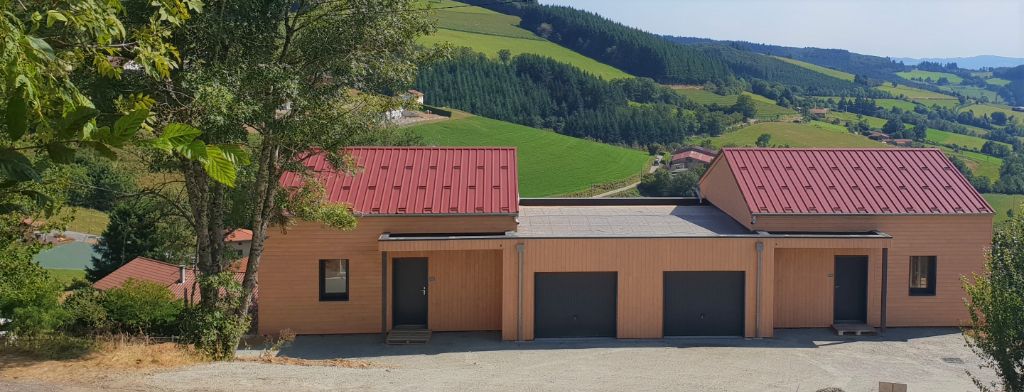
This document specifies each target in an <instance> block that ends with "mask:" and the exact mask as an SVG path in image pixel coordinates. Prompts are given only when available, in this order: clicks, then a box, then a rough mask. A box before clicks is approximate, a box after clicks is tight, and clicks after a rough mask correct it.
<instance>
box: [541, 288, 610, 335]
mask: <svg viewBox="0 0 1024 392" xmlns="http://www.w3.org/2000/svg"><path fill="white" fill-rule="evenodd" d="M617 281H618V277H617V276H616V273H615V272H538V273H537V274H536V275H535V276H534V288H535V290H534V297H533V298H534V313H533V320H534V335H536V337H538V338H579V337H598V336H607V337H615V301H616V295H617V289H616V288H617V285H618V284H617Z"/></svg>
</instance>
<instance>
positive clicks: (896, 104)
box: [875, 99, 917, 111]
mask: <svg viewBox="0 0 1024 392" xmlns="http://www.w3.org/2000/svg"><path fill="white" fill-rule="evenodd" d="M875 104H876V105H878V106H881V107H883V108H886V109H889V110H892V108H900V110H910V111H913V110H914V108H915V107H917V104H915V103H913V102H908V101H904V100H902V99H876V100H875Z"/></svg>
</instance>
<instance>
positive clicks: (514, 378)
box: [0, 329, 992, 392]
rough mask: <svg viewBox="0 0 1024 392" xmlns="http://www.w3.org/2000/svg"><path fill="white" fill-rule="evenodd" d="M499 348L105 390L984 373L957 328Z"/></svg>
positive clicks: (441, 344)
mask: <svg viewBox="0 0 1024 392" xmlns="http://www.w3.org/2000/svg"><path fill="white" fill-rule="evenodd" d="M495 339H496V337H495V336H494V335H489V334H435V336H434V338H433V340H432V341H431V343H430V344H429V345H426V346H407V347H388V346H384V345H382V344H380V343H378V342H377V341H378V340H379V337H375V336H357V337H353V336H322V337H321V336H308V337H300V338H299V339H298V340H297V341H296V342H295V343H294V344H293V346H291V347H289V348H286V349H285V350H282V352H281V354H282V355H288V356H291V357H297V358H306V359H323V358H330V357H337V356H344V357H346V358H350V359H362V360H368V361H372V362H375V363H377V364H380V365H381V367H378V368H371V369H348V368H337V367H321V366H293V365H269V364H260V363H247V362H234V363H214V364H205V365H199V366H193V367H188V368H182V369H177V370H171V371H165V372H161V373H156V374H150V375H148V376H143V377H138V379H134V380H132V379H129V380H123V382H114V383H112V384H111V385H104V386H103V389H102V390H103V391H112V390H119V389H127V390H156V391H239V392H257V391H338V390H341V391H349V390H351V391H382V390H387V391H450V390H489V391H490V390H497V391H547V390H601V391H604V390H607V391H618V390H632V391H656V390H701V391H766V390H767V391H775V390H779V391H815V390H817V389H820V388H824V387H829V386H836V387H841V388H843V389H845V390H846V391H847V392H852V391H877V388H878V382H879V381H889V382H901V383H907V384H909V386H910V390H911V391H969V390H975V388H974V386H973V384H972V383H971V381H970V379H969V377H968V376H967V375H966V373H965V370H972V371H974V370H977V369H978V364H979V360H978V359H977V357H975V356H974V355H973V354H971V353H970V351H969V350H968V349H967V348H966V347H965V346H964V343H963V338H962V337H961V336H960V335H959V333H958V332H957V331H955V330H952V329H894V330H890V333H889V334H888V335H887V336H886V337H885V338H884V339H883V338H877V337H868V338H859V339H854V338H839V337H836V336H833V335H832V334H830V333H829V332H828V331H824V330H784V331H778V337H777V338H775V339H766V340H743V339H678V340H676V339H670V340H656V341H616V340H586V341H551V342H531V343H507V342H506V343H503V342H497V341H495ZM944 359H945V360H944ZM958 362H962V363H958ZM982 375H983V376H984V377H985V378H991V377H992V375H991V373H988V372H983V373H982ZM8 386H10V385H8ZM6 389H7V388H4V384H3V383H2V382H0V390H6ZM14 390H17V388H14ZM27 390H37V389H31V388H28V389H27ZM38 390H42V389H38Z"/></svg>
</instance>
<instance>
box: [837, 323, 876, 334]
mask: <svg viewBox="0 0 1024 392" xmlns="http://www.w3.org/2000/svg"><path fill="white" fill-rule="evenodd" d="M832 329H834V330H835V331H836V333H837V334H839V336H843V335H856V336H861V335H874V334H876V333H878V330H877V329H875V327H872V326H870V325H867V324H845V323H843V324H832Z"/></svg>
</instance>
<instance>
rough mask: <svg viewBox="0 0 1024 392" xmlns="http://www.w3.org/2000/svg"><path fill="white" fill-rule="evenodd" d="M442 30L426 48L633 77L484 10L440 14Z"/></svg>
mask: <svg viewBox="0 0 1024 392" xmlns="http://www.w3.org/2000/svg"><path fill="white" fill-rule="evenodd" d="M432 4H434V7H441V6H451V5H460V4H462V3H456V2H454V1H447V0H446V1H442V2H437V3H433V2H432ZM436 16H437V20H438V27H439V28H438V29H437V32H435V33H434V34H432V35H428V36H424V37H421V38H420V39H419V41H420V43H422V44H424V45H434V44H438V43H442V42H450V43H451V44H452V45H455V46H466V47H469V48H471V49H473V50H475V51H478V52H481V53H485V54H487V55H489V56H492V57H496V56H497V55H498V51H499V50H501V49H508V50H509V51H510V52H512V54H513V55H516V54H520V53H533V54H537V55H541V56H547V57H551V58H553V59H555V60H557V61H560V62H563V63H567V64H572V65H574V66H576V67H578V68H580V69H582V70H584V71H587V72H590V73H592V74H594V75H596V76H600V77H602V78H605V79H621V78H629V77H631V76H630V75H629V74H627V73H625V72H622V71H621V70H619V69H616V68H615V67H612V66H609V65H606V64H603V63H600V62H598V61H597V60H594V59H591V58H589V57H586V56H584V55H581V54H579V53H576V52H574V51H572V50H569V49H567V48H565V47H562V46H559V45H556V44H555V43H553V42H551V41H548V40H545V39H542V38H540V37H538V36H536V35H535V34H533V33H531V32H530V31H527V30H524V29H521V28H519V27H518V26H516V24H518V23H519V18H518V17H514V16H509V15H504V14H500V13H497V12H493V11H490V10H487V9H484V8H480V7H464V8H456V9H451V10H437V11H436Z"/></svg>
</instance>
